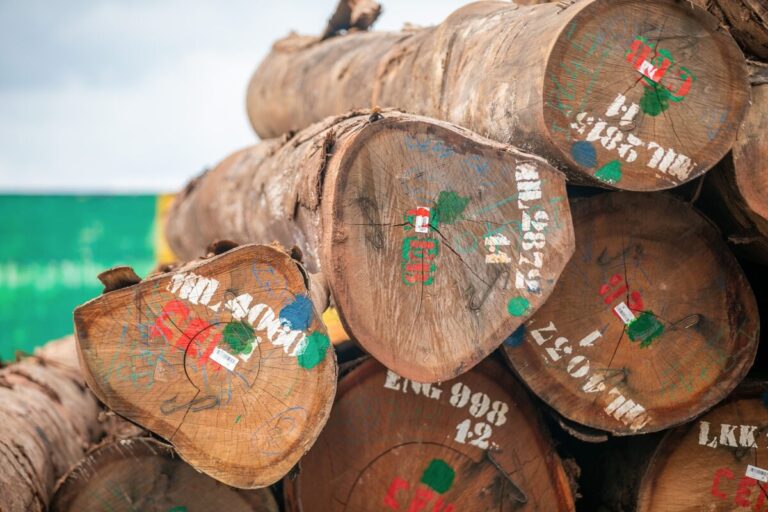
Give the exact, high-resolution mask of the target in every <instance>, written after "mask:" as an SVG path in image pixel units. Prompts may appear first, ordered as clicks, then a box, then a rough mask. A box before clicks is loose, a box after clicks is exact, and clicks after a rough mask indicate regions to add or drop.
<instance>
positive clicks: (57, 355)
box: [0, 337, 102, 512]
mask: <svg viewBox="0 0 768 512" xmlns="http://www.w3.org/2000/svg"><path fill="white" fill-rule="evenodd" d="M100 410H101V409H100V406H99V404H98V403H97V402H96V399H95V398H94V397H93V395H91V393H90V392H89V391H88V390H87V389H86V387H85V383H84V382H83V379H82V376H81V375H80V372H79V370H78V366H77V353H76V351H75V343H74V340H73V339H72V338H71V337H70V338H63V339H61V340H57V341H53V342H50V343H48V344H47V345H46V346H45V347H43V348H42V349H39V350H37V351H36V353H35V356H34V357H28V358H26V359H23V360H22V361H20V362H18V363H14V364H11V365H9V366H7V367H6V368H3V369H0V510H2V511H3V512H35V511H43V510H47V507H48V504H49V503H50V499H51V495H52V493H53V488H54V484H55V483H56V480H57V479H58V478H59V477H61V476H62V475H63V474H64V473H65V472H66V471H67V470H68V469H69V468H70V467H71V466H73V465H74V464H76V463H77V461H79V460H80V458H81V457H82V456H83V453H84V452H85V449H86V448H87V446H88V444H89V443H91V442H93V441H95V440H96V439H98V438H99V437H100V436H101V434H102V429H101V425H100V423H99V421H98V415H99V411H100Z"/></svg>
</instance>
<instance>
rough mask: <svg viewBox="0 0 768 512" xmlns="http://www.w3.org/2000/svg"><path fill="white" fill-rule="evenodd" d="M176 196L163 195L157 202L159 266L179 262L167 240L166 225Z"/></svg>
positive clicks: (156, 232)
mask: <svg viewBox="0 0 768 512" xmlns="http://www.w3.org/2000/svg"><path fill="white" fill-rule="evenodd" d="M174 197H175V194H162V195H159V196H157V199H156V201H155V260H156V261H157V264H158V265H167V264H168V263H174V262H175V261H177V258H176V255H175V254H173V251H172V250H171V246H170V245H168V240H167V239H166V238H165V223H166V222H167V220H168V211H169V210H170V209H171V205H172V204H173V198H174Z"/></svg>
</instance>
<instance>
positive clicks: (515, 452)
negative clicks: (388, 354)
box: [284, 359, 574, 512]
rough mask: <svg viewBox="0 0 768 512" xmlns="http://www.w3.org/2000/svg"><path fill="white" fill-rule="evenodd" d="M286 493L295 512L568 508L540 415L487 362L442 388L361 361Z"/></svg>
mask: <svg viewBox="0 0 768 512" xmlns="http://www.w3.org/2000/svg"><path fill="white" fill-rule="evenodd" d="M284 484H285V489H286V494H287V499H286V501H287V504H288V510H290V511H294V512H296V511H299V510H301V511H303V512H337V511H343V510H347V511H352V510H354V511H355V512H364V511H387V510H402V511H404V510H413V511H417V510H433V511H442V512H448V511H461V510H472V511H473V512H484V511H489V512H490V511H512V510H521V511H522V510H546V511H553V512H554V511H565V510H573V509H574V504H573V498H572V496H571V491H570V488H569V486H568V479H567V477H566V474H565V471H564V470H563V466H562V464H561V462H560V459H559V458H558V456H557V454H556V453H555V451H554V449H553V447H552V444H551V442H550V441H549V438H548V436H547V434H546V431H545V429H544V427H543V425H542V424H541V423H540V422H539V417H538V414H537V412H536V411H535V409H534V408H533V406H532V405H531V403H530V402H529V400H528V398H527V396H526V393H525V391H524V390H523V389H522V387H521V386H520V384H518V383H517V382H516V381H515V380H514V378H512V376H511V375H510V374H509V372H508V371H507V370H506V369H505V368H504V367H503V365H501V364H500V363H498V362H496V361H495V360H493V359H486V360H485V361H483V362H482V363H481V364H479V365H478V366H477V367H475V368H474V369H473V370H471V371H470V372H467V373H466V374H464V375H462V376H461V377H459V378H458V379H455V380H452V381H448V382H444V383H442V384H439V385H438V384H432V385H427V384H418V383H415V382H412V381H408V380H406V379H403V378H401V377H399V376H398V375H396V374H394V373H392V372H390V371H388V370H386V369H385V368H384V367H383V366H381V365H379V364H378V363H377V362H375V361H373V360H368V361H366V362H364V363H363V364H361V365H360V366H359V367H357V368H355V369H354V370H352V371H351V372H350V373H349V374H348V375H346V376H345V377H344V378H343V379H342V381H341V383H340V385H339V395H338V397H337V400H336V404H335V405H334V409H333V413H332V415H331V418H330V420H329V422H328V426H327V428H326V429H325V430H324V431H323V433H322V434H321V437H320V439H319V440H318V442H317V444H316V445H315V446H314V447H313V448H312V450H310V452H309V453H308V454H307V456H306V457H304V459H302V461H301V471H300V472H299V474H298V476H297V477H296V478H295V479H294V480H290V479H286V480H285V481H284Z"/></svg>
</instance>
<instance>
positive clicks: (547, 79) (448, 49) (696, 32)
mask: <svg viewBox="0 0 768 512" xmlns="http://www.w3.org/2000/svg"><path fill="white" fill-rule="evenodd" d="M308 84H311V85H308ZM748 101H749V89H748V83H747V71H746V66H745V60H744V56H743V55H742V53H741V51H740V50H739V48H738V46H737V45H736V44H735V42H734V41H733V40H732V38H731V37H730V36H728V35H727V34H726V33H723V32H722V31H719V30H718V22H717V19H716V18H715V17H713V16H712V15H710V14H708V13H707V12H706V11H705V10H703V9H701V8H698V7H694V6H693V5H692V3H691V2H685V1H675V0H654V1H649V0H619V1H613V0H611V1H608V0H583V1H581V2H575V3H566V2H558V3H549V4H543V5H533V6H519V5H516V4H514V3H510V2H500V1H498V2H497V1H481V2H476V3H472V4H470V5H467V6H466V7H463V8H461V9H459V10H457V11H456V12H454V13H453V14H452V15H450V16H449V17H448V18H447V19H446V20H445V21H444V22H443V23H442V24H440V25H438V26H436V27H431V28H425V29H414V30H408V31H404V32H399V33H374V32H365V33H351V34H348V35H345V36H339V37H334V38H331V39H328V40H325V41H320V40H319V38H308V37H302V36H292V37H289V38H287V39H285V40H282V41H279V42H278V43H277V44H275V46H274V47H273V49H272V52H271V53H270V54H269V55H268V56H267V57H266V59H265V60H264V61H263V62H262V63H261V65H260V66H259V68H258V69H257V71H256V73H255V74H254V76H253V78H252V80H251V83H250V85H249V89H248V113H249V117H250V119H251V123H252V124H253V126H254V128H255V130H256V132H257V133H258V134H259V135H260V136H261V137H275V136H278V135H280V134H282V133H284V132H287V131H289V130H295V129H300V128H303V127H305V126H307V125H308V124H310V123H312V122H316V121H319V120H320V119H322V118H324V117H325V116H328V115H334V114H340V113H343V112H346V111H347V110H350V109H353V108H361V107H369V106H374V105H375V106H379V107H396V108H402V109H404V110H406V111H408V112H413V113H417V114H423V115H428V116H431V117H435V118H439V119H445V120H447V121H450V122H453V123H457V124H459V125H462V126H465V127H467V128H468V129H470V130H474V131H476V132H478V133H480V134H482V135H485V136H487V137H490V138H492V139H496V140H498V141H501V142H507V143H512V144H514V145H516V146H518V147H520V148H522V149H524V150H526V151H531V152H534V153H536V154H540V155H541V156H543V157H545V158H547V159H549V160H550V161H552V162H554V163H556V164H557V165H560V166H561V167H562V168H564V169H566V170H571V171H572V174H571V176H572V177H573V179H575V180H580V181H587V182H591V183H595V184H599V185H602V186H606V187H616V188H620V189H626V190H659V189H666V188H671V187H674V186H676V185H679V184H681V183H684V182H686V181H688V180H691V179H693V178H695V177H696V176H699V175H701V174H702V173H704V172H705V171H706V170H708V169H709V168H710V167H712V166H713V165H714V164H715V163H717V162H718V161H719V160H720V159H721V158H722V157H723V155H725V153H726V152H727V151H728V149H730V147H731V145H732V144H733V140H734V137H735V135H736V130H737V128H738V125H739V123H740V122H741V120H742V118H743V116H744V111H745V109H746V107H747V104H748Z"/></svg>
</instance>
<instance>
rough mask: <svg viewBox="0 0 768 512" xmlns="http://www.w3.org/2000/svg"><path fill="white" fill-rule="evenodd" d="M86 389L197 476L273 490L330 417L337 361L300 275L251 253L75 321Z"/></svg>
mask: <svg viewBox="0 0 768 512" xmlns="http://www.w3.org/2000/svg"><path fill="white" fill-rule="evenodd" d="M75 327H76V334H77V339H78V344H79V345H78V348H79V351H80V358H81V362H82V366H83V369H84V371H85V375H86V380H87V382H88V385H89V386H90V388H91V389H92V390H93V392H94V393H95V394H96V396H98V397H99V399H100V400H102V401H103V402H104V403H105V404H107V406H109V407H110V408H111V409H113V410H114V411H115V412H116V413H118V414H120V415H122V416H124V417H126V418H128V419H130V420H131V421H134V422H135V423H137V424H139V425H141V426H143V427H144V428H146V429H148V430H150V431H152V432H154V433H155V434H157V435H159V436H161V437H163V438H165V439H167V440H168V441H170V442H171V443H172V444H173V446H174V447H175V448H176V450H177V451H178V453H179V454H180V456H181V457H182V458H183V459H184V460H186V461H187V462H189V463H190V464H192V465H193V466H194V467H195V468H196V469H198V470H200V471H202V472H204V473H207V474H209V475H211V476H213V477H214V478H216V479H218V480H220V481H222V482H224V483H227V484H229V485H233V486H236V487H242V488H255V487H263V486H266V485H270V484H272V483H274V482H275V481H277V480H279V479H280V478H282V476H283V475H285V474H286V473H287V472H288V471H289V470H290V469H291V468H292V467H293V465H294V464H296V462H297V461H298V460H299V458H300V457H301V456H302V455H303V454H304V452H306V451H307V449H309V447H310V446H311V445H312V443H313V442H314V440H315V439H316V437H317V435H318V433H319V432H320V430H321V429H322V428H323V425H324V424H325V421H326V419H327V417H328V414H329V410H330V407H331V403H332V401H333V396H334V392H335V387H336V360H335V356H334V354H333V349H331V348H329V345H330V342H329V340H328V337H327V335H326V334H325V331H324V327H323V325H322V322H321V321H320V318H319V314H318V313H316V312H315V311H314V310H313V307H312V303H311V301H310V300H309V298H308V292H307V288H306V281H305V276H304V273H303V271H302V270H301V269H300V268H299V266H298V264H297V263H296V262H295V261H294V260H293V259H291V257H290V256H288V255H287V254H286V253H284V252H282V251H281V250H278V249H276V248H273V247H268V246H253V245H251V246H243V247H238V248H236V249H233V250H230V251H229V252H225V253H224V254H221V255H217V256H213V257H211V258H209V259H204V260H201V261H196V262H192V263H190V264H188V265H185V266H181V267H179V268H177V269H175V270H174V271H173V272H170V273H166V274H160V275H157V276H154V277H150V278H148V279H146V280H144V281H142V282H141V283H139V284H136V285H133V286H129V287H126V288H122V289H118V290H115V291H112V292H109V293H106V294H104V295H102V296H100V297H98V298H96V299H94V300H92V301H90V302H88V303H86V304H84V305H82V306H80V307H78V308H77V309H76V310H75Z"/></svg>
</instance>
